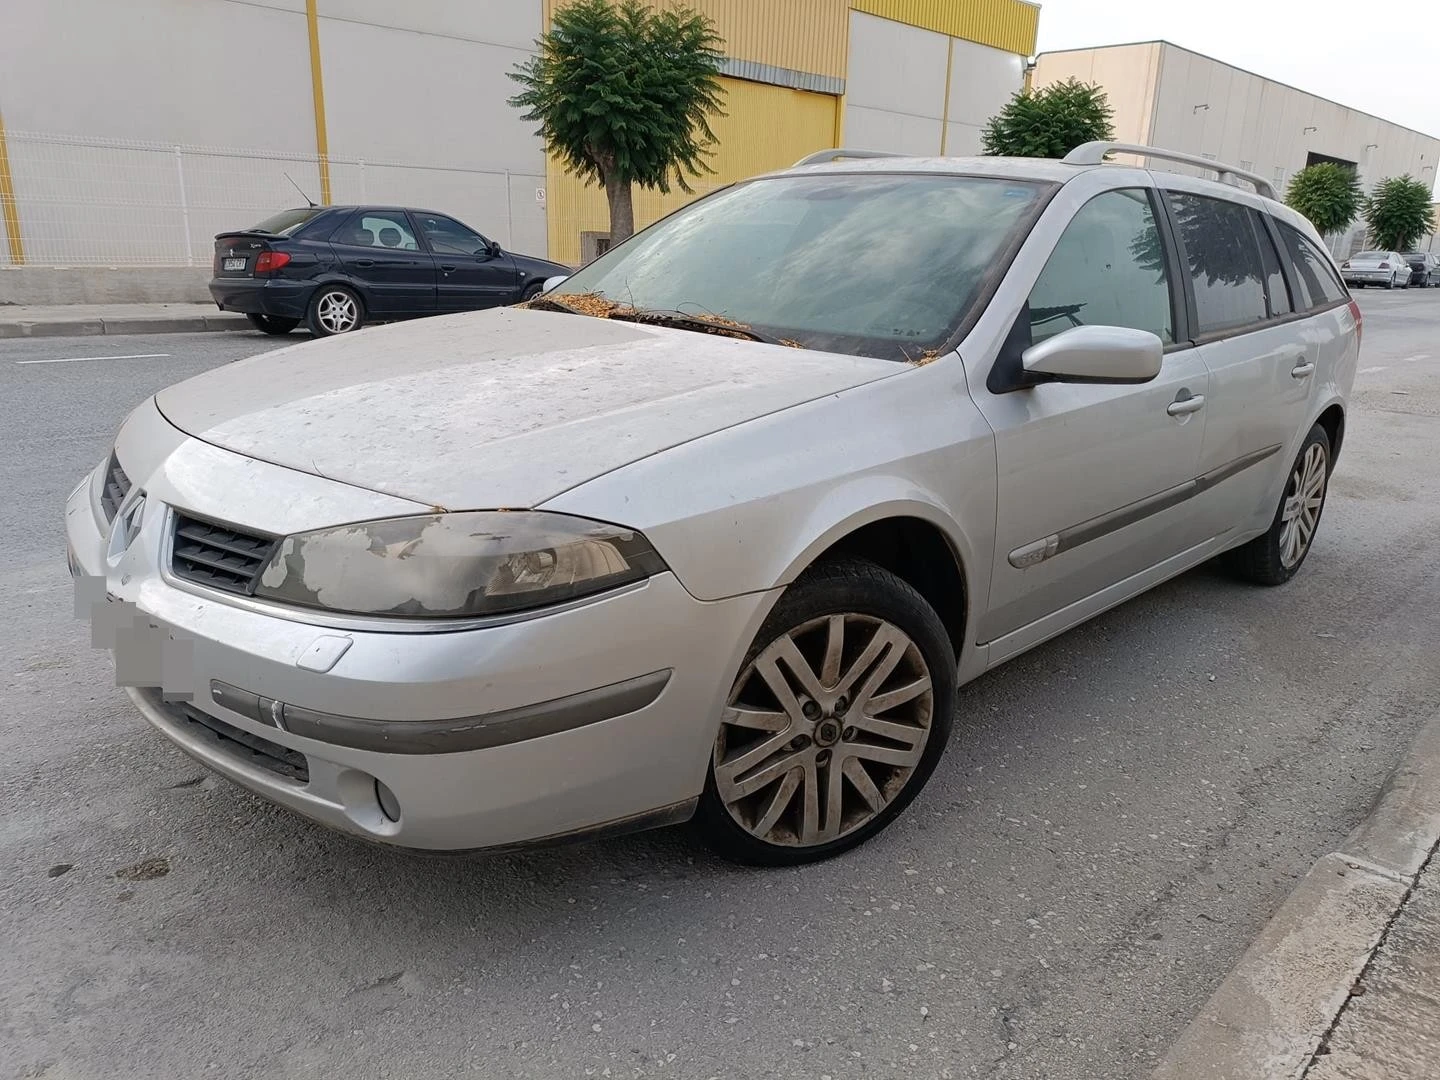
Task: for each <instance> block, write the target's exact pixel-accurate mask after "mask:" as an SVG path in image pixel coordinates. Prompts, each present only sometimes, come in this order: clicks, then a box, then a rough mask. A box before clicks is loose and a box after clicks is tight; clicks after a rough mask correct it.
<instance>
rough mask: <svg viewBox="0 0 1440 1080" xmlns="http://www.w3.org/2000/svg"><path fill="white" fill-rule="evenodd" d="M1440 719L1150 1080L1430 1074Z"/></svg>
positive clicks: (1438, 909)
mask: <svg viewBox="0 0 1440 1080" xmlns="http://www.w3.org/2000/svg"><path fill="white" fill-rule="evenodd" d="M1437 845H1440V715H1437V716H1435V717H1434V718H1432V719H1431V720H1429V721H1428V722H1427V723H1426V724H1425V726H1424V727H1422V728H1421V729H1420V732H1419V734H1418V735H1417V736H1416V737H1415V741H1414V742H1413V743H1412V744H1411V747H1410V750H1409V752H1408V754H1407V755H1406V757H1405V759H1404V760H1403V761H1402V762H1401V763H1400V765H1399V767H1398V768H1397V769H1396V770H1395V772H1394V773H1393V774H1391V776H1390V779H1389V780H1388V781H1387V783H1386V785H1385V789H1384V791H1383V792H1382V793H1381V796H1380V799H1379V801H1378V802H1377V803H1376V805H1375V808H1374V810H1372V811H1371V813H1370V815H1369V817H1367V818H1366V819H1365V820H1364V821H1363V822H1362V823H1361V824H1360V825H1359V826H1358V827H1357V828H1356V829H1355V830H1354V831H1353V832H1352V833H1351V834H1350V835H1349V836H1348V837H1346V839H1345V843H1344V844H1343V845H1342V846H1341V849H1340V850H1339V851H1337V852H1334V853H1332V854H1330V855H1326V856H1324V857H1322V858H1321V859H1319V860H1317V862H1316V863H1315V865H1314V866H1313V867H1312V868H1311V869H1310V871H1309V873H1307V874H1306V875H1305V877H1304V878H1302V879H1301V880H1300V883H1299V884H1298V885H1297V886H1296V887H1295V890H1294V891H1293V892H1292V893H1291V894H1290V896H1289V897H1288V898H1287V899H1286V901H1285V903H1284V904H1282V905H1281V906H1280V910H1279V911H1277V912H1276V913H1275V916H1274V917H1273V918H1272V919H1271V920H1270V922H1269V923H1268V924H1267V925H1266V927H1265V928H1264V929H1263V930H1262V931H1261V932H1260V934H1259V936H1258V937H1257V938H1256V939H1255V941H1254V942H1253V943H1252V944H1251V945H1250V947H1249V949H1247V950H1246V952H1245V955H1244V956H1243V957H1241V959H1240V962H1239V964H1237V965H1236V967H1235V969H1234V970H1233V971H1232V972H1231V973H1230V974H1229V976H1227V977H1226V979H1225V981H1224V982H1223V983H1221V984H1220V987H1219V989H1217V990H1216V991H1215V993H1214V994H1213V995H1212V996H1211V997H1210V1000H1209V1001H1208V1002H1206V1003H1205V1005H1204V1006H1203V1007H1202V1008H1201V1010H1200V1012H1199V1014H1198V1015H1197V1016H1196V1017H1195V1019H1194V1020H1193V1021H1191V1023H1190V1026H1189V1027H1187V1028H1186V1029H1185V1030H1184V1031H1183V1032H1182V1033H1181V1035H1180V1037H1179V1038H1178V1039H1177V1040H1176V1042H1175V1044H1174V1045H1173V1046H1172V1047H1171V1048H1170V1050H1169V1052H1168V1053H1167V1054H1166V1055H1165V1058H1164V1060H1162V1062H1161V1063H1160V1066H1159V1068H1157V1069H1156V1071H1155V1073H1154V1080H1280V1078H1285V1080H1433V1078H1434V1077H1437V1076H1440V865H1436V862H1435V854H1436V850H1437Z"/></svg>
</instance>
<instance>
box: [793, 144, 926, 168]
mask: <svg viewBox="0 0 1440 1080" xmlns="http://www.w3.org/2000/svg"><path fill="white" fill-rule="evenodd" d="M899 156H900V155H899V154H891V153H889V152H887V151H885V150H844V149H840V148H836V149H834V150H816V151H815V153H813V154H806V155H805V156H804V157H803V158H801V159H800V160H799V161H797V162H795V164H794V165H792V166H790V167H791V168H792V169H798V168H799V167H800V166H801V165H822V164H824V163H826V162H830V161H834V160H835V159H836V158H882V157H899Z"/></svg>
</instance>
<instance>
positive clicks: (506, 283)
mask: <svg viewBox="0 0 1440 1080" xmlns="http://www.w3.org/2000/svg"><path fill="white" fill-rule="evenodd" d="M415 220H416V223H417V224H418V225H419V228H420V232H421V233H422V234H423V235H424V237H425V240H426V242H427V243H429V245H430V253H431V255H432V256H433V257H434V260H435V270H436V274H437V276H436V285H437V290H438V291H437V294H436V295H437V303H438V305H439V308H440V310H441V311H475V310H478V309H480V308H489V307H499V306H500V305H502V304H512V303H514V302H515V301H517V300H519V299H520V287H521V281H520V271H519V269H517V268H516V266H515V260H514V259H512V258H511V257H510V256H509V255H507V254H506V253H505V252H504V251H501V250H500V246H499V245H498V244H492V243H491V242H490V241H489V240H487V239H485V237H483V236H481V235H480V234H479V233H477V232H476V231H475V230H474V229H472V228H470V227H469V226H467V225H462V224H461V223H460V222H458V221H456V220H455V219H454V218H451V217H446V216H444V215H443V214H426V213H418V212H417V213H416V214H415Z"/></svg>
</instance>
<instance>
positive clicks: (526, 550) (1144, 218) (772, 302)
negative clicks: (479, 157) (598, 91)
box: [66, 144, 1361, 864]
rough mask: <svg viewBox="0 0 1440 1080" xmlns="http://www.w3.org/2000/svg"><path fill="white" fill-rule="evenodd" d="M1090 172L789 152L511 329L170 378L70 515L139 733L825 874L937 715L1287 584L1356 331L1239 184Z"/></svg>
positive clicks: (303, 352)
mask: <svg viewBox="0 0 1440 1080" xmlns="http://www.w3.org/2000/svg"><path fill="white" fill-rule="evenodd" d="M1114 149H1117V147H1116V146H1115V145H1114V144H1090V145H1087V146H1085V147H1081V148H1080V149H1078V150H1076V151H1075V152H1074V153H1072V154H1071V155H1070V157H1068V158H1067V159H1065V160H1064V161H1040V160H1018V159H1016V160H1006V159H999V158H973V159H972V158H964V159H962V158H954V159H925V160H916V159H907V158H900V157H880V156H874V155H871V156H865V155H857V154H854V153H852V154H849V155H847V154H845V153H843V152H838V151H837V152H832V153H830V154H826V155H820V156H819V157H820V158H823V159H824V160H817V161H814V162H811V161H808V160H807V162H805V163H801V165H800V166H799V167H796V168H794V169H791V170H787V171H784V172H781V173H777V174H774V175H769V176H764V177H759V178H756V179H754V180H751V181H747V182H745V183H740V184H736V185H733V186H731V187H729V188H726V189H724V190H722V191H720V192H717V193H715V194H713V195H710V196H708V197H706V198H704V199H701V200H700V201H698V202H696V203H694V204H692V205H691V206H689V207H688V208H686V209H684V210H682V211H680V212H678V213H676V214H674V215H672V216H671V217H668V218H666V219H665V220H664V221H662V222H660V223H659V224H657V225H655V226H653V227H651V228H649V229H647V230H645V231H644V232H642V233H640V234H639V235H637V236H636V237H634V238H633V239H631V240H630V241H628V242H627V243H625V244H623V245H621V246H619V247H617V248H616V249H614V250H613V251H611V252H609V253H608V254H606V255H605V256H603V257H602V258H600V259H599V260H597V261H596V262H594V263H592V264H591V265H589V266H587V267H586V268H585V269H583V270H581V271H580V272H579V273H577V274H576V275H575V276H574V277H572V278H569V279H568V280H565V281H563V282H561V283H559V284H558V285H554V286H553V287H552V288H551V289H550V290H549V291H548V292H547V293H546V294H545V295H543V296H542V297H540V298H539V299H538V300H536V301H534V302H532V304H531V306H530V308H529V309H516V308H511V309H501V310H493V311H487V312H480V313H475V314H467V315H459V316H452V317H442V318H436V319H431V320H426V321H424V322H420V323H412V324H408V325H401V326H392V327H382V328H376V329H369V330H365V331H363V332H361V333H358V334H351V335H346V336H344V337H339V338H333V339H327V340H324V341H318V342H315V343H312V344H304V345H299V346H296V347H292V348H288V349H285V350H282V351H278V352H272V353H269V354H267V355H265V356H261V357H257V358H255V359H252V360H248V361H243V362H240V363H235V364H231V365H229V366H227V367H224V368H220V369H217V370H214V371H211V372H209V373H207V374H204V375H201V376H199V377H198V378H194V379H191V380H189V381H188V382H185V383H181V384H180V385H178V386H173V387H171V388H169V389H166V390H163V391H161V392H160V393H159V394H157V395H156V396H155V397H153V398H152V399H150V400H148V401H146V402H145V403H144V404H143V405H141V406H140V407H139V408H138V409H136V410H135V412H134V413H133V414H132V415H131V416H130V417H129V418H128V420H127V421H126V422H125V424H124V426H123V427H122V429H121V430H120V433H119V436H118V439H117V441H116V443H115V449H114V452H113V454H111V455H109V456H107V458H106V460H105V461H104V462H102V463H101V464H100V465H99V466H98V467H97V468H96V470H95V471H94V473H93V474H92V475H91V476H90V477H89V478H88V479H87V480H86V481H85V482H83V483H82V484H81V485H80V486H79V487H77V488H76V490H75V492H74V494H73V495H72V496H71V497H70V500H69V504H68V506H67V509H66V515H67V516H66V525H67V530H68V536H69V547H70V563H71V567H72V571H73V572H74V574H75V575H76V578H77V583H78V584H77V588H78V591H79V596H80V599H81V603H82V608H83V612H84V613H85V614H87V615H88V616H90V617H91V618H92V619H93V620H94V623H95V634H96V637H97V639H98V640H99V641H100V643H101V644H105V645H108V646H110V647H112V648H113V649H114V651H115V657H116V666H117V672H118V681H119V682H120V683H121V684H123V685H125V686H127V688H128V691H129V694H130V696H131V698H132V699H133V700H134V702H135V705H136V706H137V707H138V708H139V710H140V712H141V713H142V714H143V715H144V717H145V718H146V719H147V720H148V721H149V722H150V723H151V724H152V725H154V727H155V728H156V729H158V730H159V731H160V733H161V734H163V735H164V736H166V737H167V738H168V739H170V740H171V741H173V742H174V743H176V744H177V745H178V746H179V747H180V748H181V749H183V750H184V751H186V752H187V753H189V754H190V755H191V756H193V757H195V758H197V759H198V760H200V761H201V762H203V763H204V764H206V765H208V766H209V767H211V768H212V769H214V770H215V771H217V772H219V773H222V774H223V775H225V776H227V777H229V778H230V779H232V780H234V781H235V782H237V783H239V784H241V785H243V786H244V787H246V788H248V789H250V790H251V791H253V792H256V793H258V794H260V795H262V796H264V797H265V798H268V799H271V800H273V801H275V802H277V803H279V804H281V805H283V806H286V807H289V808H291V809H292V810H294V811H296V812H298V813H300V814H303V815H305V816H306V817H309V818H311V819H313V820H315V821H318V822H322V823H324V824H326V825H330V826H333V827H336V828H339V829H343V830H347V831H349V832H351V833H355V834H358V835H360V836H364V837H368V838H371V839H374V840H379V841H384V842H388V843H392V844H397V845H405V846H410V847H416V848H428V849H461V848H481V847H493V846H501V845H514V844H519V843H524V842H530V841H541V840H553V839H557V838H564V837H572V836H578V835H585V834H589V833H593V832H596V831H603V830H610V829H633V828H641V827H645V826H650V825H657V824H663V823H671V822H680V821H684V820H687V819H690V818H692V817H693V818H694V819H695V821H696V823H697V824H698V826H699V828H700V831H701V832H702V833H703V835H704V837H705V838H706V839H707V840H708V841H709V842H710V843H711V844H713V845H714V846H715V848H717V849H718V850H719V851H721V852H722V853H724V854H725V855H727V856H729V857H732V858H736V859H739V860H743V861H748V862H754V863H771V864H773V863H787V862H802V861H806V860H810V859H815V858H820V857H823V856H827V855H831V854H834V853H836V852H839V851H842V850H844V849H846V848H848V847H851V846H852V845H854V844H857V843H859V842H861V841H862V840H864V839H866V838H867V837H869V836H871V835H873V834H874V833H876V832H877V831H879V830H880V829H882V828H883V827H885V825H886V824H888V823H889V822H890V821H891V820H892V819H894V818H895V817H896V815H898V814H899V813H900V812H901V810H902V809H903V808H904V807H905V806H906V804H908V803H909V802H910V800H911V799H913V798H914V797H915V795H916V794H917V793H918V792H919V791H920V789H921V787H922V786H923V785H924V784H925V781H926V779H927V778H928V777H929V776H930V774H931V772H932V771H933V770H934V769H935V767H936V764H937V762H938V761H939V760H940V756H941V753H942V751H943V750H944V747H945V744H946V742H947V740H948V739H949V737H950V730H951V719H952V713H953V711H954V708H955V700H956V687H957V685H958V684H960V683H963V682H965V681H967V680H970V679H973V678H975V677H976V676H978V675H980V674H981V673H982V672H985V671H986V670H988V669H990V668H993V667H995V666H996V665H998V664H1000V663H1002V662H1004V661H1005V660H1007V659H1009V658H1010V657H1013V656H1016V655H1017V654H1019V653H1022V652H1024V651H1025V650H1027V649H1029V648H1032V647H1034V646H1035V645H1038V644H1040V643H1041V642H1043V641H1045V640H1046V639H1048V638H1051V637H1053V636H1055V635H1056V634H1060V633H1063V632H1064V631H1065V630H1067V629H1069V628H1070V627H1073V626H1075V625H1076V624H1078V623H1080V622H1082V621H1084V620H1086V619H1088V618H1090V617H1092V616H1094V615H1096V614H1098V613H1100V612H1102V611H1105V610H1106V609H1107V608H1111V607H1113V606H1115V605H1116V604H1120V603H1122V602H1124V601H1125V600H1127V599H1129V598H1130V597H1133V596H1135V595H1137V594H1139V593H1141V592H1143V591H1144V590H1146V589H1148V588H1150V587H1152V586H1154V585H1156V584H1158V583H1159V582H1162V581H1164V580H1165V579H1167V578H1170V577H1173V576H1174V575H1176V574H1180V573H1182V572H1183V571H1185V570H1186V569H1188V568H1190V567H1193V566H1195V565H1197V564H1198V563H1201V562H1203V561H1205V560H1207V559H1210V558H1212V557H1213V556H1219V555H1224V556H1225V557H1226V559H1227V561H1228V562H1229V564H1230V565H1231V566H1232V567H1233V568H1234V569H1235V570H1236V571H1237V572H1239V573H1240V574H1242V575H1243V576H1245V577H1246V578H1248V579H1250V580H1252V581H1256V582H1260V583H1262V584H1266V585H1278V584H1280V583H1282V582H1284V581H1287V580H1288V579H1289V578H1290V577H1291V576H1292V575H1294V574H1295V573H1296V571H1297V570H1299V569H1300V566H1301V565H1302V563H1303V562H1304V560H1305V558H1306V555H1307V554H1308V553H1309V551H1310V549H1311V545H1312V543H1313V540H1314V537H1315V531H1316V527H1317V525H1318V524H1319V521H1320V515H1321V511H1322V509H1323V507H1324V503H1325V493H1326V487H1327V482H1328V478H1329V476H1330V471H1331V469H1332V467H1333V465H1334V462H1335V458H1336V455H1337V454H1338V453H1339V451H1340V448H1341V443H1342V440H1343V437H1344V431H1345V412H1346V402H1347V398H1348V395H1349V393H1350V389H1351V383H1352V380H1353V378H1354V375H1355V369H1356V361H1357V353H1358V348H1359V342H1360V330H1361V325H1360V312H1359V310H1358V309H1357V308H1356V306H1355V305H1354V303H1353V302H1352V301H1351V300H1350V298H1349V296H1348V294H1347V293H1346V291H1345V287H1344V285H1343V284H1342V283H1341V280H1340V277H1339V275H1338V274H1337V272H1336V269H1335V267H1334V265H1333V263H1332V262H1331V261H1330V259H1329V257H1328V256H1327V255H1326V253H1325V250H1324V247H1323V245H1322V244H1321V242H1320V239H1319V237H1317V236H1316V235H1315V233H1314V231H1313V230H1312V229H1311V227H1310V226H1309V225H1308V224H1307V223H1306V221H1305V220H1304V219H1303V218H1301V217H1300V216H1299V215H1297V214H1295V213H1293V212H1292V211H1290V210H1289V209H1287V208H1286V207H1285V206H1283V205H1281V204H1280V203H1278V202H1276V201H1274V199H1273V198H1272V197H1271V196H1272V195H1273V192H1272V191H1271V190H1270V187H1269V185H1268V184H1267V183H1265V181H1264V180H1262V179H1260V178H1258V177H1250V176H1248V175H1247V174H1238V173H1237V174H1236V175H1238V176H1239V177H1240V178H1241V179H1247V180H1250V181H1252V182H1253V184H1254V186H1255V188H1256V189H1257V191H1258V192H1259V193H1258V194H1252V193H1250V192H1249V191H1247V190H1242V189H1241V188H1239V187H1237V186H1234V185H1232V184H1227V183H1217V182H1215V181H1211V180H1205V179H1198V178H1193V177H1186V176H1179V175H1169V174H1163V173H1152V172H1149V171H1144V170H1140V169H1137V168H1133V167H1129V166H1122V165H1112V164H1105V163H1104V156H1105V154H1106V153H1107V152H1110V151H1113V150H1114ZM1119 149H1122V150H1127V151H1134V150H1135V148H1133V147H1132V148H1126V147H1119ZM1140 152H1141V153H1143V154H1147V155H1150V156H1152V157H1161V156H1168V157H1179V158H1181V160H1187V161H1190V162H1191V163H1192V164H1197V165H1200V166H1201V167H1205V168H1211V169H1215V168H1219V169H1222V170H1226V171H1227V172H1234V170H1228V169H1227V167H1225V166H1217V165H1215V163H1213V162H1208V161H1203V160H1195V159H1188V158H1183V156H1180V155H1168V154H1165V153H1164V152H1162V151H1156V150H1152V149H1149V148H1140ZM837 158H838V160H834V159H837ZM1056 707H1057V708H1063V707H1064V703H1063V702H1057V703H1056Z"/></svg>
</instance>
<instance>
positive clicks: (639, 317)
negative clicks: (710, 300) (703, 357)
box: [610, 308, 799, 348]
mask: <svg viewBox="0 0 1440 1080" xmlns="http://www.w3.org/2000/svg"><path fill="white" fill-rule="evenodd" d="M610 318H612V319H628V320H629V321H631V322H638V323H648V324H650V325H653V326H670V327H674V328H675V329H676V330H694V331H695V332H697V333H700V334H719V335H721V336H722V337H738V338H745V339H746V340H747V341H759V342H762V343H764V344H766V345H787V346H789V347H791V348H797V347H799V343H798V342H793V341H785V340H784V339H782V338H778V337H775V336H774V335H773V334H767V333H764V332H763V331H760V330H756V329H755V328H754V327H753V326H747V325H745V324H744V323H739V322H735V321H734V320H733V319H727V318H725V317H723V316H720V315H691V314H688V313H686V312H684V311H661V310H654V309H645V308H641V309H637V310H635V311H617V312H615V313H614V314H612V315H611V316H610Z"/></svg>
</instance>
